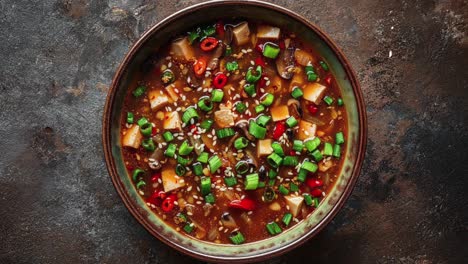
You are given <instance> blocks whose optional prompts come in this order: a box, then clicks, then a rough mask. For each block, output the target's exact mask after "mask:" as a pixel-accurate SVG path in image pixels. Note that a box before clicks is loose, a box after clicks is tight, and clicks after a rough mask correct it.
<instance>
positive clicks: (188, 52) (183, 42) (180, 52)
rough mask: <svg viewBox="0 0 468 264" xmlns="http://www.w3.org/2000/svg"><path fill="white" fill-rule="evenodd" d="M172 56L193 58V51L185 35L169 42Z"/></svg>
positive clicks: (185, 58)
mask: <svg viewBox="0 0 468 264" xmlns="http://www.w3.org/2000/svg"><path fill="white" fill-rule="evenodd" d="M170 52H171V53H172V54H173V55H174V57H176V58H178V59H183V60H192V59H195V52H194V51H193V47H192V46H191V45H190V42H189V41H188V38H187V37H184V38H181V39H177V40H175V41H174V42H172V43H171V51H170Z"/></svg>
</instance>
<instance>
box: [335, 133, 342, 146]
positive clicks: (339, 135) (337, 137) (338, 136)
mask: <svg viewBox="0 0 468 264" xmlns="http://www.w3.org/2000/svg"><path fill="white" fill-rule="evenodd" d="M335 143H336V144H338V145H341V144H343V143H344V135H343V132H341V131H340V132H338V133H336V135H335Z"/></svg>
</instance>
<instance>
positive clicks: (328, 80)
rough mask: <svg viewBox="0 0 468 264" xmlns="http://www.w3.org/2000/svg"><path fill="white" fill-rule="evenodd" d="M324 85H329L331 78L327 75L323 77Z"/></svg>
mask: <svg viewBox="0 0 468 264" xmlns="http://www.w3.org/2000/svg"><path fill="white" fill-rule="evenodd" d="M325 83H326V84H328V85H330V84H331V76H330V75H328V76H327V77H325Z"/></svg>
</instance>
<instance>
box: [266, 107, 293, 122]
mask: <svg viewBox="0 0 468 264" xmlns="http://www.w3.org/2000/svg"><path fill="white" fill-rule="evenodd" d="M270 112H271V118H272V119H273V121H275V122H276V121H280V120H284V119H286V118H288V117H289V109H288V106H287V105H280V106H275V107H272V108H271V109H270Z"/></svg>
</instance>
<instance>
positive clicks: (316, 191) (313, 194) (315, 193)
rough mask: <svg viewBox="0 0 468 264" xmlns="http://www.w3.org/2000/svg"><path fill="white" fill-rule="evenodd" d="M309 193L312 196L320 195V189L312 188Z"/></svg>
mask: <svg viewBox="0 0 468 264" xmlns="http://www.w3.org/2000/svg"><path fill="white" fill-rule="evenodd" d="M310 194H311V195H312V196H313V197H322V190H320V189H313V190H312V191H311V192H310Z"/></svg>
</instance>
